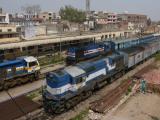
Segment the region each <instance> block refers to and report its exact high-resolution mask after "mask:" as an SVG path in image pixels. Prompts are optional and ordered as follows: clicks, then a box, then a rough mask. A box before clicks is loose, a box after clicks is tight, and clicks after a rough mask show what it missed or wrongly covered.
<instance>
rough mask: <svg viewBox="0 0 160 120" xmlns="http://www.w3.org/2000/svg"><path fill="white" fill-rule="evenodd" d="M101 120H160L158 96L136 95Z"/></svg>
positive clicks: (159, 100) (159, 96)
mask: <svg viewBox="0 0 160 120" xmlns="http://www.w3.org/2000/svg"><path fill="white" fill-rule="evenodd" d="M102 120H160V95H158V94H151V93H147V94H142V93H137V94H136V95H135V96H132V97H131V98H129V100H127V101H126V103H124V104H123V105H121V106H120V107H119V108H118V109H117V110H116V111H115V112H113V113H112V114H110V115H108V114H106V115H105V116H104V117H103V119H102Z"/></svg>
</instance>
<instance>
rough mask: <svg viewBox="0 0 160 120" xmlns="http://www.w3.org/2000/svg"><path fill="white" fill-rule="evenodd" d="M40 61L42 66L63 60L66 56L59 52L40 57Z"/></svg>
mask: <svg viewBox="0 0 160 120" xmlns="http://www.w3.org/2000/svg"><path fill="white" fill-rule="evenodd" d="M38 61H39V63H40V66H45V65H50V64H55V63H58V62H63V61H64V57H63V56H62V55H60V54H57V55H53V56H46V57H43V58H38Z"/></svg>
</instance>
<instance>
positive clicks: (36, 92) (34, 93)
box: [26, 89, 42, 100]
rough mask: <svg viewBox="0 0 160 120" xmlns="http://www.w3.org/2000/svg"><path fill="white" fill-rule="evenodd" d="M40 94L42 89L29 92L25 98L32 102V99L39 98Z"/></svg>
mask: <svg viewBox="0 0 160 120" xmlns="http://www.w3.org/2000/svg"><path fill="white" fill-rule="evenodd" d="M41 94H42V89H38V90H36V91H33V92H30V93H28V94H27V95H26V97H27V98H29V99H30V100H33V99H34V98H36V97H38V96H40V95H41Z"/></svg>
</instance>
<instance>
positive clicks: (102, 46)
mask: <svg viewBox="0 0 160 120" xmlns="http://www.w3.org/2000/svg"><path fill="white" fill-rule="evenodd" d="M114 50H115V43H114V42H112V41H103V42H98V43H90V44H88V45H86V46H78V47H71V48H68V50H67V58H66V63H67V64H72V63H78V62H80V61H83V60H86V59H90V58H94V57H97V56H99V55H104V54H107V53H109V52H111V51H114Z"/></svg>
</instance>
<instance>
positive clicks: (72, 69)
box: [64, 66, 85, 77]
mask: <svg viewBox="0 0 160 120" xmlns="http://www.w3.org/2000/svg"><path fill="white" fill-rule="evenodd" d="M64 70H65V71H66V72H67V73H69V74H70V75H71V76H72V77H77V76H79V75H82V74H84V73H85V71H84V70H82V69H80V68H78V67H77V66H69V67H66V68H65V69H64Z"/></svg>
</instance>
